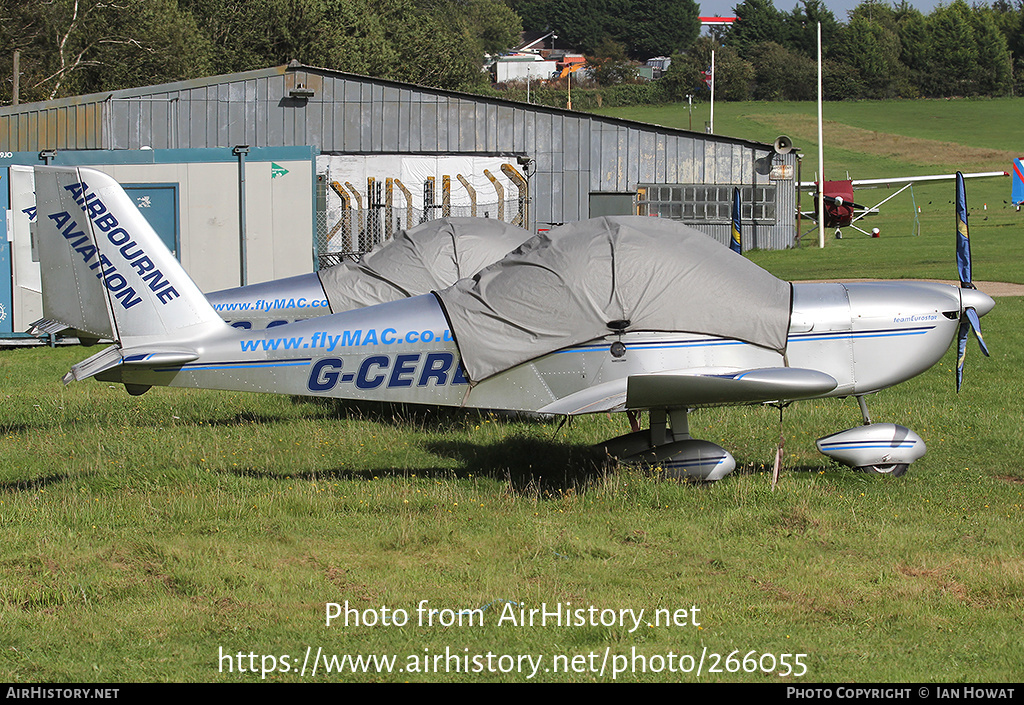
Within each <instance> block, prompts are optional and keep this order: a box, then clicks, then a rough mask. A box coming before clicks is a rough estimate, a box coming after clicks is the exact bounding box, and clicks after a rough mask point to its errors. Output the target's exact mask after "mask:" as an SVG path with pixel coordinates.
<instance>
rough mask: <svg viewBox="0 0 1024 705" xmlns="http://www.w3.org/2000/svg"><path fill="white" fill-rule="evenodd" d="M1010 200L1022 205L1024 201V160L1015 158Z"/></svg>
mask: <svg viewBox="0 0 1024 705" xmlns="http://www.w3.org/2000/svg"><path fill="white" fill-rule="evenodd" d="M1010 200H1011V201H1013V203H1015V204H1017V205H1020V204H1021V203H1024V160H1022V159H1019V158H1018V159H1014V160H1013V186H1012V187H1011V189H1010Z"/></svg>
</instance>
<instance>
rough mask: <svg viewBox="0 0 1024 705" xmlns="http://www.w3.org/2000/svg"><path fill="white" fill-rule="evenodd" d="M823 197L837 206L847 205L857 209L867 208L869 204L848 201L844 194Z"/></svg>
mask: <svg viewBox="0 0 1024 705" xmlns="http://www.w3.org/2000/svg"><path fill="white" fill-rule="evenodd" d="M823 198H824V199H825V203H831V204H834V205H837V206H842V205H846V206H849V207H850V208H855V209H857V210H867V206H862V205H860V204H859V203H854V202H853V201H847V200H846V199H844V198H843V197H842V196H823Z"/></svg>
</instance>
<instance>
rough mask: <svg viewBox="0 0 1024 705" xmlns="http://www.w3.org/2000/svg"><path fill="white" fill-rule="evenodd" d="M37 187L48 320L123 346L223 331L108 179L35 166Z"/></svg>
mask: <svg viewBox="0 0 1024 705" xmlns="http://www.w3.org/2000/svg"><path fill="white" fill-rule="evenodd" d="M35 180H36V206H37V218H36V242H37V246H38V248H39V254H40V258H39V259H40V268H41V274H42V289H43V310H44V313H45V315H46V318H47V319H51V320H53V321H59V322H60V323H63V324H64V325H66V326H68V327H70V328H74V329H77V330H80V331H85V332H87V333H91V334H93V335H96V336H98V337H100V338H110V339H112V340H114V341H117V342H119V343H121V344H122V345H137V344H138V343H140V342H146V341H154V340H162V339H168V338H175V339H178V340H181V339H186V340H187V339H188V338H191V337H194V336H197V335H200V334H202V333H204V332H208V331H210V330H213V329H216V328H219V327H222V326H224V323H223V322H222V321H221V319H220V317H219V316H218V315H217V314H216V312H215V311H214V310H213V308H212V307H211V306H210V304H209V303H208V302H207V301H206V298H205V297H204V296H203V294H202V292H201V291H200V290H199V288H198V287H197V286H196V285H195V283H194V282H192V280H191V279H190V278H189V276H188V274H186V273H185V270H184V269H182V267H181V265H180V264H179V263H178V261H177V260H176V259H174V256H173V255H172V254H171V253H170V252H169V251H168V250H167V248H166V247H165V246H164V244H163V243H162V242H161V241H160V239H159V237H158V236H157V234H156V233H155V232H154V231H153V228H152V227H151V226H150V225H149V223H148V222H147V221H146V219H145V218H144V217H143V216H142V214H140V213H139V211H138V209H136V208H135V205H134V204H133V203H132V201H131V199H130V198H129V196H128V195H127V194H126V193H125V192H124V190H123V189H122V188H121V186H120V184H118V183H117V181H115V180H114V179H113V178H112V177H110V176H108V175H107V174H104V173H102V172H99V171H96V170H93V169H85V168H77V167H35Z"/></svg>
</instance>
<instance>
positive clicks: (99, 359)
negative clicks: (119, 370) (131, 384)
mask: <svg viewBox="0 0 1024 705" xmlns="http://www.w3.org/2000/svg"><path fill="white" fill-rule="evenodd" d="M120 364H121V350H120V349H119V348H118V347H117V346H114V345H112V346H110V347H109V348H103V350H100V351H99V352H98V353H96V354H95V355H93V356H92V357H88V358H86V359H84V360H82V361H81V362H79V363H77V364H74V365H72V366H71V371H70V372H68V373H67V374H66V375H64V384H71V382H81V381H82V380H83V379H89V378H90V377H92V376H94V375H98V374H99V373H100V372H105V371H106V370H109V369H111V368H112V367H117V366H118V365H120Z"/></svg>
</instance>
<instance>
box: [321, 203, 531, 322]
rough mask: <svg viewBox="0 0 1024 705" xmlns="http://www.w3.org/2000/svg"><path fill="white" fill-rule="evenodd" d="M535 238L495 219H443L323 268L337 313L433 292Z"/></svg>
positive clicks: (401, 234)
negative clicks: (358, 256)
mask: <svg viewBox="0 0 1024 705" xmlns="http://www.w3.org/2000/svg"><path fill="white" fill-rule="evenodd" d="M529 238H530V232H529V231H527V230H524V229H523V228H519V227H516V226H514V225H509V224H508V223H503V222H501V221H500V220H492V219H490V218H441V219H439V220H431V221H428V222H426V223H423V224H421V225H417V226H415V227H413V228H409V229H408V230H400V231H399V232H397V233H396V234H395V235H394V237H393V238H392V239H391V240H389V241H388V242H386V243H384V244H383V245H380V246H378V247H376V248H374V249H373V250H371V251H370V252H369V253H368V254H367V255H365V256H364V257H363V258H362V260H361V261H359V262H351V261H346V262H344V263H342V264H340V265H337V266H335V267H329V268H327V269H322V270H320V272H319V274H320V282H321V283H322V284H323V287H324V293H325V294H327V301H328V303H330V305H331V310H332V311H349V310H352V309H356V308H362V307H364V306H372V305H374V304H379V303H385V302H387V301H395V300H397V299H403V298H406V297H408V296H416V295H419V294H427V293H430V292H431V291H434V290H436V289H444V288H445V287H448V286H451V285H452V284H454V283H455V282H457V281H458V280H459V279H462V278H463V277H468V276H471V275H473V274H476V273H477V272H479V271H480V270H481V269H483V268H484V267H486V266H487V265H489V264H491V263H493V262H497V261H498V260H500V259H501V258H502V257H504V256H505V255H506V254H508V253H509V252H511V251H512V250H514V249H516V248H517V247H519V245H520V244H522V243H523V242H524V241H525V240H528V239H529Z"/></svg>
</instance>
